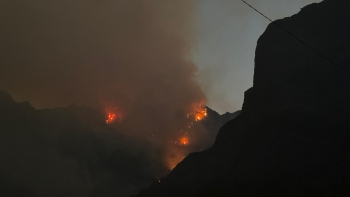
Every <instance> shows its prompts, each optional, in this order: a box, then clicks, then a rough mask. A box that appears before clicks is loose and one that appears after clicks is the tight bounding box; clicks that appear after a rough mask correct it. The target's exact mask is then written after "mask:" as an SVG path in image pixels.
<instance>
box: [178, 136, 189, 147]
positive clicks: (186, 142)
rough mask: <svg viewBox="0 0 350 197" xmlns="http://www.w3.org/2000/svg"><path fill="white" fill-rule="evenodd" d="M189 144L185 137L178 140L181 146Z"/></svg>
mask: <svg viewBox="0 0 350 197" xmlns="http://www.w3.org/2000/svg"><path fill="white" fill-rule="evenodd" d="M188 142H189V138H188V137H187V136H184V137H182V138H181V139H180V144H181V145H187V144H188Z"/></svg>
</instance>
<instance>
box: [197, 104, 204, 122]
mask: <svg viewBox="0 0 350 197" xmlns="http://www.w3.org/2000/svg"><path fill="white" fill-rule="evenodd" d="M206 116H207V108H205V107H203V108H202V109H201V110H200V111H197V112H196V115H195V120H196V121H199V120H202V119H203V118H204V117H206Z"/></svg>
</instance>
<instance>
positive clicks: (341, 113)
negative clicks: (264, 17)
mask: <svg viewBox="0 0 350 197" xmlns="http://www.w3.org/2000/svg"><path fill="white" fill-rule="evenodd" d="M348 10H350V1H348V0H325V1H323V2H321V3H318V4H311V5H309V6H306V7H305V8H303V9H302V10H301V11H300V12H299V13H298V14H296V15H294V16H292V17H288V18H284V19H282V20H277V21H275V22H274V23H276V24H277V25H278V26H280V27H283V29H285V30H286V31H287V32H289V33H290V34H292V35H293V36H295V37H297V38H298V39H299V40H298V39H296V38H295V37H293V36H291V35H290V34H289V33H287V32H286V31H284V30H282V29H281V28H279V27H278V26H277V25H275V24H270V25H269V26H268V28H267V29H266V31H265V32H264V34H263V35H262V36H261V37H260V39H259V41H258V44H257V49H256V56H255V72H254V85H253V87H252V88H251V89H249V90H248V91H246V93H245V100H244V104H243V109H242V112H241V114H240V115H239V116H238V117H237V118H235V119H234V120H232V121H229V122H228V123H227V124H225V125H224V126H223V127H222V128H221V129H220V131H219V133H218V135H217V138H216V141H215V144H214V145H213V146H212V148H210V149H208V150H206V151H203V152H200V153H193V154H190V155H189V156H188V157H187V158H185V159H184V160H183V161H182V162H181V163H180V164H178V166H177V167H176V168H175V169H174V170H173V171H172V172H171V173H170V174H169V176H167V177H166V178H164V179H162V180H161V181H160V182H159V183H154V184H153V185H152V186H151V187H150V188H148V189H145V190H142V191H141V192H140V193H139V194H138V195H136V196H140V197H141V196H152V197H156V196H162V197H164V196H315V195H317V196H350V189H349V188H350V187H349V186H350V163H349V162H350V161H349V158H350V157H349V156H350V144H349V141H350V121H349V115H348V114H350V74H348V73H347V72H345V71H344V70H343V69H345V70H347V71H349V72H350V58H349V57H350V36H349V35H350V12H349V11H348ZM300 40H301V41H300ZM310 47H311V48H310ZM320 54H321V55H320ZM327 59H329V60H331V61H332V62H334V63H332V62H330V61H328V60H327ZM339 67H340V68H339Z"/></svg>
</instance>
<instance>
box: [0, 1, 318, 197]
mask: <svg viewBox="0 0 350 197" xmlns="http://www.w3.org/2000/svg"><path fill="white" fill-rule="evenodd" d="M248 2H249V3H251V4H252V5H253V6H255V7H256V8H257V9H259V10H260V11H261V12H263V13H265V14H266V15H267V16H269V17H270V18H271V19H278V18H283V17H286V16H290V15H292V14H294V13H297V12H298V11H299V9H300V8H301V7H303V6H305V5H307V4H310V3H313V2H319V1H311V0H299V1H292V2H291V1H287V0H283V1H282V0H271V1H258V0H250V1H248ZM268 24H269V21H268V20H266V19H265V18H263V17H262V16H260V15H259V14H257V13H256V12H254V11H253V10H252V9H251V8H249V7H248V6H247V5H245V4H244V3H242V2H241V1H238V0H237V1H228V0H215V1H211V0H198V1H194V0H191V1H189V0H173V1H164V0H152V1H149V0H139V1H137V0H132V1H129V0H100V1H93V0H84V1H83V0H75V1H60V0H52V1H47V0H32V1H18V0H4V1H1V2H0V26H1V29H0V90H3V91H5V92H7V93H9V94H11V95H12V97H13V98H14V100H15V101H17V102H23V101H28V102H29V103H30V104H31V105H32V106H33V107H34V108H36V109H38V110H37V111H36V110H32V111H31V109H30V108H23V109H22V108H21V109H20V110H18V111H19V114H22V113H23V114H24V115H23V116H26V115H28V114H29V115H32V116H33V117H26V118H25V120H26V121H22V120H21V119H17V114H15V113H13V117H14V120H11V121H12V122H11V121H10V123H14V125H15V126H14V127H13V128H11V127H10V126H8V125H11V124H10V123H7V122H6V121H4V120H3V121H4V122H5V123H4V124H3V125H2V124H0V126H1V128H5V129H4V130H3V133H0V134H4V136H6V135H8V136H10V137H8V140H7V138H3V141H4V143H2V146H4V147H5V148H3V149H2V150H1V151H3V152H1V151H0V153H1V154H2V153H3V155H5V156H4V158H5V159H4V161H6V165H4V166H5V167H4V168H1V169H0V175H1V173H2V171H6V169H7V168H6V167H8V169H12V170H14V171H13V174H15V175H16V176H15V175H11V176H12V178H13V177H15V178H14V180H15V181H18V180H19V181H18V182H20V183H29V182H30V181H28V180H30V179H31V177H32V175H33V176H37V175H38V174H40V176H41V174H44V175H45V174H46V172H45V170H47V172H50V173H51V175H48V180H53V181H55V176H62V177H61V179H62V180H66V178H67V177H68V178H67V179H72V180H73V182H74V184H73V183H72V184H70V183H68V182H67V184H66V187H67V188H68V189H72V190H73V191H75V185H81V191H82V192H87V193H88V192H91V191H94V192H97V189H96V188H98V187H97V186H96V185H94V184H95V182H98V181H100V182H103V181H106V182H107V183H108V184H110V185H109V186H110V188H112V189H113V188H114V186H113V185H115V184H119V187H118V188H114V189H116V190H118V191H113V192H117V193H118V192H121V191H123V192H125V193H128V192H130V191H132V192H135V191H138V189H140V188H138V187H141V186H140V185H139V184H134V181H135V180H138V179H139V177H138V176H141V175H142V176H143V175H144V173H145V172H146V175H145V176H146V181H145V182H146V183H147V184H148V182H147V181H148V180H149V178H150V177H151V179H152V180H153V179H154V178H159V177H155V174H156V173H160V172H161V173H163V172H164V171H165V172H168V170H171V169H172V168H173V167H174V166H175V165H176V164H177V163H178V162H179V161H181V160H182V159H183V158H184V157H185V156H186V155H187V154H188V153H190V152H193V151H201V150H203V149H205V148H208V147H210V144H212V143H213V141H214V140H215V135H214V136H213V135H212V133H208V132H207V131H206V128H204V126H203V125H200V124H198V123H196V122H197V121H198V122H200V121H201V120H202V119H203V118H204V117H205V116H206V115H207V114H206V113H207V112H206V111H205V109H204V107H205V105H208V106H209V107H211V108H212V109H214V110H216V111H217V112H219V113H225V112H227V111H229V112H234V111H237V110H239V109H241V105H242V103H243V96H244V91H245V90H247V89H248V88H250V87H251V86H252V83H253V71H254V51H255V47H256V42H257V39H258V38H259V36H260V35H261V34H262V33H263V31H264V29H265V28H266V26H267V25H268ZM72 103H74V104H77V105H72ZM0 104H1V103H0ZM82 105H84V106H87V107H88V108H89V107H91V109H90V108H89V109H88V110H86V109H85V108H84V107H82V108H79V107H77V106H82ZM23 106H25V105H23ZM67 106H70V107H68V108H59V109H57V108H58V107H67ZM6 107H8V106H5V108H6ZM11 107H12V106H11ZM55 108H56V109H55ZM8 109H9V108H8ZM41 109H55V110H52V111H50V110H41ZM21 110H24V111H21ZM26 110H28V111H26ZM84 110H86V111H89V112H88V113H85V111H84ZM93 113H95V114H93ZM212 113H213V114H215V113H214V112H212ZM67 114H70V115H72V114H73V115H72V116H74V115H76V114H79V115H77V116H79V118H81V117H88V118H87V119H89V120H93V121H86V120H85V122H84V121H82V123H79V124H78V123H77V122H74V121H75V119H74V118H72V119H69V118H70V115H69V116H68V117H66V116H67ZM81 114H83V115H81ZM101 114H102V115H101ZM90 115H91V117H90ZM101 116H104V117H102V118H101ZM217 116H218V115H217ZM5 117H6V115H5ZM11 117H12V116H9V117H6V118H8V119H10V118H11ZM20 117H22V115H21V116H20ZM56 117H59V118H58V119H55V118H56ZM79 118H78V119H79ZM104 118H108V119H110V120H108V121H107V122H105V119H104ZM53 119H54V120H53ZM83 119H84V118H83ZM72 120H74V121H73V123H71V122H70V121H72ZM0 121H1V120H0ZM16 121H18V122H17V123H18V124H17V123H16ZM31 121H33V123H32V122H31ZM94 121H96V122H98V123H96V125H98V126H96V125H94V124H95V123H94V124H93V123H91V122H94ZM101 121H102V122H101ZM109 121H110V122H109ZM112 122H113V124H109V123H112ZM213 122H215V121H213ZM15 123H16V124H15ZM51 123H53V125H52V124H51ZM101 123H102V124H101ZM106 123H108V124H106ZM221 123H222V122H220V124H221ZM28 124H29V127H28ZM85 124H86V125H85ZM210 124H211V123H210ZM213 124H215V126H212V128H216V126H217V125H218V124H219V123H217V122H216V123H213ZM18 125H19V126H18ZM91 125H92V126H91ZM101 125H102V126H101ZM17 126H18V128H17ZM66 127H67V128H66ZM76 128H78V129H76ZM96 128H98V129H96ZM65 129H66V132H62V131H63V130H64V131H65ZM110 129H112V130H113V132H115V133H113V132H111V133H112V134H110V133H108V135H105V133H103V132H106V131H108V132H110ZM12 130H15V131H16V132H18V133H19V134H18V136H20V137H18V136H17V134H16V133H15V134H14V132H12ZM51 130H53V133H52V135H51V133H50V132H51ZM48 131H49V132H48ZM85 131H88V133H85ZM100 131H103V132H100ZM116 131H118V133H117V132H116ZM217 131H218V129H217V128H216V129H215V132H217ZM32 132H33V133H35V135H34V134H33V133H32ZM5 134H6V135H5ZM22 134H23V136H21V135H22ZM47 135H48V136H49V137H48V136H47ZM62 136H63V137H62ZM72 136H73V137H72ZM81 136H83V137H81ZM125 136H127V137H125ZM22 138H23V139H22ZM47 138H50V139H49V140H47V141H45V140H46V139H47ZM73 138H74V140H72V139H73ZM129 138H131V139H129ZM43 139H45V140H43ZM21 140H23V141H24V142H25V143H22V142H21ZM40 140H42V141H45V143H43V144H44V145H42V144H40V148H38V147H37V142H38V141H40ZM96 142H98V144H99V145H98V146H96ZM40 143H41V141H40ZM53 144H58V145H57V146H58V147H59V148H57V147H56V146H55V145H53ZM67 144H68V145H67ZM81 144H83V145H81ZM101 144H102V145H101ZM7 146H8V147H10V148H8V147H7ZM41 146H43V147H44V148H41ZM79 146H82V147H83V148H82V149H83V150H84V151H85V152H84V151H83V152H84V154H80V152H79V151H78V152H79V154H73V156H72V154H71V153H72V150H75V149H79V148H81V147H79ZM77 147H78V148H77ZM96 147H97V148H96ZM100 147H103V148H101V150H102V151H101V150H100V149H99V148H100ZM12 149H13V150H17V149H19V150H20V153H19V154H14V155H17V156H16V157H18V160H13V161H12V160H11V159H6V158H7V156H9V157H12V152H11V151H10V152H7V150H12ZM96 149H98V150H96ZM22 150H23V151H22ZM62 150H63V151H62ZM79 150H80V149H79ZM21 151H22V152H21ZM62 152H63V153H62ZM73 152H74V151H73ZM8 153H9V154H8ZM31 154H33V155H34V156H38V158H39V159H38V160H37V162H38V163H40V165H38V166H39V167H38V166H36V164H35V162H36V160H33V159H32V158H31V157H30V156H28V155H31ZM61 154H63V155H65V154H70V156H69V158H70V159H69V160H68V159H67V158H65V157H66V156H67V155H65V157H63V156H62V155H61ZM82 155H83V156H82ZM140 155H142V156H141V157H140ZM22 156H23V157H22ZM85 156H86V158H85ZM51 157H52V158H51ZM87 158H88V159H87ZM91 158H92V159H91ZM120 158H121V159H120ZM135 158H137V159H136V160H135ZM95 160H97V161H98V162H100V163H99V164H96V165H95V164H93V165H92V164H91V162H92V163H93V162H94V161H95ZM124 161H125V162H124ZM26 162H31V163H32V165H30V166H29V167H28V169H29V170H28V171H26V170H27V169H26V168H23V167H19V168H20V169H21V171H20V172H17V170H16V165H17V164H18V165H19V166H22V164H24V163H26ZM118 162H119V163H118ZM128 162H129V163H130V164H129V163H128ZM61 163H62V165H61ZM116 163H117V164H118V165H119V164H120V165H121V166H122V167H125V169H126V170H124V168H120V169H117V170H116V171H113V170H115V169H114V167H115V166H117V164H116ZM144 163H148V164H149V166H151V167H149V168H147V167H145V168H142V167H143V164H144ZM141 164H142V165H141ZM50 165H52V167H50ZM91 165H92V166H94V165H95V168H94V170H91ZM40 166H44V167H45V169H44V170H41V169H40ZM47 166H49V167H47ZM62 166H63V167H62ZM96 166H97V167H96ZM106 166H107V167H106ZM111 166H112V167H111ZM131 166H132V167H131ZM135 166H136V167H135ZM140 166H141V167H140ZM0 167H1V166H0ZM46 167H47V169H46ZM110 168H113V169H112V170H111V169H110ZM56 169H60V170H61V171H62V173H58V171H57V170H56ZM67 169H68V170H67ZM77 169H78V170H77ZM135 169H136V170H135ZM30 170H32V171H30ZM89 170H91V171H89ZM128 170H130V171H131V172H133V173H135V174H136V175H135V177H136V178H135V177H132V178H129V179H127V178H128V177H127V176H129V175H130V174H127V173H129V171H128ZM137 170H139V171H137ZM81 171H82V172H81ZM101 171H103V173H101ZM33 172H35V173H33ZM37 172H38V173H37ZM67 172H71V173H67ZM107 172H108V173H107ZM11 173H12V172H11V170H9V174H11ZM26 173H28V174H27V175H28V176H24V175H23V174H26ZM31 173H33V174H31ZM50 173H49V174H50ZM56 173H57V174H56ZM79 173H82V174H84V177H83V178H82V176H81V174H79ZM113 173H114V174H117V175H118V173H126V174H127V175H125V177H127V178H125V177H124V178H125V179H123V177H122V178H120V180H119V179H118V180H113V181H114V182H113V181H110V179H112V178H110V176H112V175H111V174H113ZM58 174H59V175H58ZM106 174H107V175H106ZM114 174H113V176H114ZM44 175H43V176H44ZM66 175H67V176H66ZM68 175H69V176H68ZM85 175H86V176H85ZM105 175H106V177H107V178H106V177H104V176H105ZM117 175H116V176H117ZM22 176H23V177H26V178H23V177H22ZM38 176H39V175H38ZM70 176H72V177H73V178H72V177H70ZM90 176H91V177H90ZM96 177H97V178H96ZM101 177H102V178H101ZM0 178H1V177H0ZM117 178H119V177H118V176H117ZM101 180H103V181H101ZM0 181H1V180H0ZM21 181H22V182H21ZM41 181H42V182H40V180H38V181H37V183H36V182H35V183H33V185H34V186H33V185H30V184H29V185H25V184H24V185H25V186H26V187H28V188H35V187H37V185H40V186H42V184H44V185H45V184H47V185H49V183H46V181H45V179H43V180H41ZM59 181H60V180H58V182H59ZM122 183H123V184H126V185H129V186H130V185H131V186H130V188H127V189H125V187H124V186H123V185H122ZM36 184H37V185H36ZM142 184H144V182H142ZM147 184H146V185H147ZM57 185H59V184H58V183H57ZM57 185H51V186H52V190H50V187H48V189H47V191H46V190H45V191H42V194H43V196H45V194H47V193H50V192H52V191H55V189H57V188H56V186H57ZM73 186H74V187H73ZM143 186H144V185H143ZM71 187H73V188H71ZM43 188H45V187H42V188H40V189H43ZM40 189H38V190H40ZM68 189H67V190H68ZM124 190H126V191H124ZM45 192H47V193H45ZM76 192H79V191H76ZM113 194H115V193H113ZM57 195H58V194H57ZM73 196H74V195H73Z"/></svg>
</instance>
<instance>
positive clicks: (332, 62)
mask: <svg viewBox="0 0 350 197" xmlns="http://www.w3.org/2000/svg"><path fill="white" fill-rule="evenodd" d="M241 1H242V2H243V3H245V4H246V5H247V6H249V7H250V8H252V9H253V10H254V11H255V12H257V13H259V14H260V15H261V16H263V17H264V18H266V19H267V20H269V21H270V22H271V23H272V24H274V25H275V26H276V27H278V28H280V29H281V30H283V31H284V32H286V33H287V34H289V35H290V36H292V37H293V38H294V39H296V40H297V41H299V42H300V43H302V44H303V45H305V46H306V47H308V48H309V49H311V50H312V51H314V52H315V53H317V54H318V55H320V56H321V57H323V58H324V59H325V60H327V61H328V62H330V63H331V64H333V65H334V66H336V67H338V68H339V69H340V70H342V71H344V72H346V73H347V74H349V75H350V72H349V71H348V70H346V69H345V68H343V67H341V66H339V65H338V64H336V63H335V62H334V61H332V60H331V59H329V58H328V57H327V56H325V55H323V54H322V53H320V52H319V51H317V50H316V49H314V48H313V47H312V46H310V45H309V44H307V43H306V42H304V41H303V40H301V39H299V38H298V37H297V36H295V35H293V34H292V33H290V32H289V31H287V30H286V29H285V28H283V27H282V26H281V25H279V24H277V23H276V22H275V21H272V20H271V19H270V18H269V17H267V16H266V15H265V14H263V13H262V12H260V11H259V10H258V9H256V8H255V7H253V6H252V5H251V4H249V3H247V2H246V1H245V0H241Z"/></svg>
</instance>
